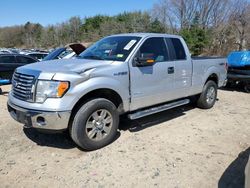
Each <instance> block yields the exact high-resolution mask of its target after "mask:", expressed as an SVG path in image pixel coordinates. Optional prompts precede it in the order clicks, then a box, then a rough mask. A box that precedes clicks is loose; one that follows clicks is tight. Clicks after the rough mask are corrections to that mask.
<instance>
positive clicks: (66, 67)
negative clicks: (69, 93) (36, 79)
mask: <svg viewBox="0 0 250 188" xmlns="http://www.w3.org/2000/svg"><path fill="white" fill-rule="evenodd" d="M112 62H113V61H103V60H89V59H61V60H52V61H42V62H38V63H32V64H29V65H25V66H22V67H19V68H18V69H17V71H24V72H26V71H27V70H29V71H35V72H46V73H58V72H62V73H65V72H74V73H78V74H81V73H83V72H84V71H85V70H89V69H92V68H97V67H103V66H108V65H110V64H111V63H112Z"/></svg>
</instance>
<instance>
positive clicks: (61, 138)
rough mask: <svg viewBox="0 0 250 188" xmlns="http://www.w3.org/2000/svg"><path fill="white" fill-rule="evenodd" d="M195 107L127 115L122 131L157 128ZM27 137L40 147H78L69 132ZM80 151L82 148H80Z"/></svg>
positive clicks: (34, 133)
mask: <svg viewBox="0 0 250 188" xmlns="http://www.w3.org/2000/svg"><path fill="white" fill-rule="evenodd" d="M193 108H194V107H192V106H190V105H186V106H182V107H178V108H175V109H172V110H167V111H164V112H161V113H157V114H154V115H150V116H147V117H144V118H140V119H137V120H133V121H132V120H129V119H128V118H127V117H126V116H125V115H124V116H122V117H121V122H120V130H124V131H127V130H128V131H130V132H138V131H141V130H143V129H146V128H149V127H152V126H157V124H159V123H162V122H166V121H169V120H172V119H175V118H178V117H180V116H183V115H185V114H186V113H185V112H186V111H189V110H191V109H193ZM23 132H24V133H25V135H26V136H27V137H28V138H29V139H30V140H32V141H33V142H35V143H37V144H38V145H40V146H47V147H55V148H61V149H71V148H74V147H77V146H76V144H75V143H74V142H73V141H72V139H71V138H70V136H69V133H68V132H66V131H65V132H63V133H51V132H45V131H42V132H41V131H39V130H36V129H32V128H31V129H26V128H24V129H23ZM119 137H120V132H118V134H117V137H116V138H115V139H114V141H115V140H117V139H118V138H119ZM79 149H80V148H79Z"/></svg>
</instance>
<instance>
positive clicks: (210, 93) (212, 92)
mask: <svg viewBox="0 0 250 188" xmlns="http://www.w3.org/2000/svg"><path fill="white" fill-rule="evenodd" d="M215 96H216V92H215V88H214V87H210V88H208V90H207V95H206V101H207V103H209V104H211V103H213V102H214V100H215Z"/></svg>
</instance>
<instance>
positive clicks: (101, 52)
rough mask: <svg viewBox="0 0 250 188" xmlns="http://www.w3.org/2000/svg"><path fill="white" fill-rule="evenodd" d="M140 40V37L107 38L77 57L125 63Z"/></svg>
mask: <svg viewBox="0 0 250 188" xmlns="http://www.w3.org/2000/svg"><path fill="white" fill-rule="evenodd" d="M140 39H141V37H135V36H113V37H107V38H104V39H101V40H100V41H98V42H96V43H95V44H93V45H92V46H91V47H89V48H87V49H86V50H85V51H84V52H82V53H81V54H80V55H79V57H80V58H84V59H99V60H112V61H125V60H126V58H127V57H128V55H129V53H130V52H131V51H132V50H133V48H134V47H135V45H136V44H137V43H138V41H139V40H140Z"/></svg>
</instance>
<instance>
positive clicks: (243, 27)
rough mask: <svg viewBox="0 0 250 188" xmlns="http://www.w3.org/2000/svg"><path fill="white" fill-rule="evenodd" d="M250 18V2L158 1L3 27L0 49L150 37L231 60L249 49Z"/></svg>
mask: <svg viewBox="0 0 250 188" xmlns="http://www.w3.org/2000/svg"><path fill="white" fill-rule="evenodd" d="M249 18H250V3H249V2H248V0H159V1H158V2H157V3H155V4H154V5H153V7H152V9H151V10H149V11H145V12H142V11H135V12H124V13H120V14H118V15H115V16H107V15H96V16H93V17H86V18H80V17H72V18H70V19H69V20H67V21H65V22H62V23H58V24H54V25H48V26H42V25H41V24H39V23H30V22H27V23H26V24H24V25H18V26H11V27H2V28H0V47H23V48H45V49H48V48H55V47H58V46H64V45H66V44H68V43H72V42H94V41H96V40H98V39H100V38H102V37H104V36H107V35H111V34H117V33H131V32H152V33H169V34H178V35H181V36H183V38H184V39H185V40H186V42H187V44H188V46H189V48H190V51H191V53H192V54H193V55H227V54H228V53H229V52H230V51H233V50H243V49H248V48H249V47H250V19H249Z"/></svg>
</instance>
